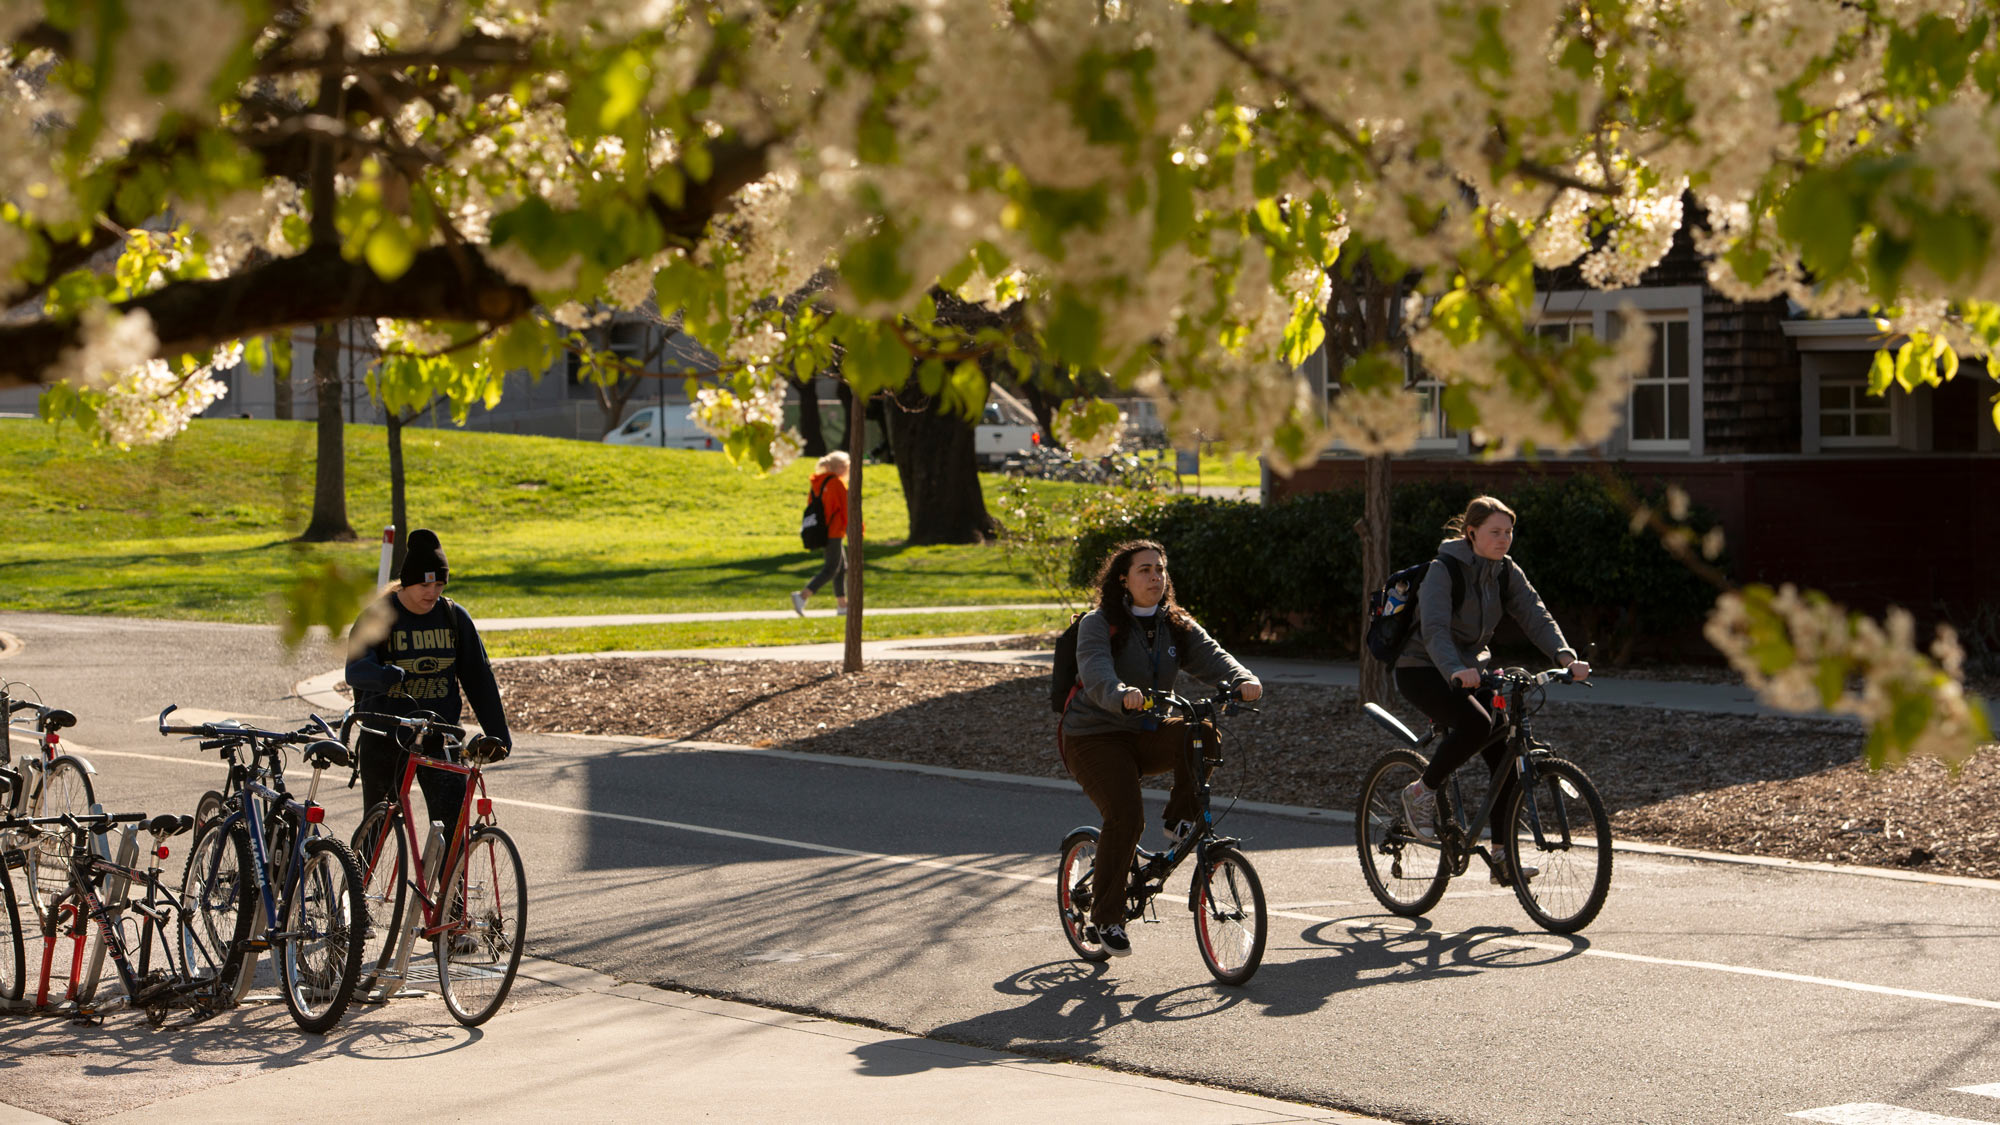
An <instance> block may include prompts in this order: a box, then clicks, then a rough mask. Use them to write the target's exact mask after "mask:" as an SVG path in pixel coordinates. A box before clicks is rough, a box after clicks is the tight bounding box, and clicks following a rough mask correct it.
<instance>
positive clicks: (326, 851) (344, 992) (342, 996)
mask: <svg viewBox="0 0 2000 1125" xmlns="http://www.w3.org/2000/svg"><path fill="white" fill-rule="evenodd" d="M367 913H368V911H367V906H366V904H365V903H364V902H363V901H362V897H361V871H360V868H359V865H358V864H356V863H355V861H354V853H353V852H352V851H350V850H349V849H348V847H347V845H346V844H343V843H341V842H340V841H339V840H333V839H329V838H327V837H325V836H315V837H313V838H312V839H310V840H307V841H306V847H305V859H304V864H303V866H302V867H301V869H300V871H299V882H298V886H297V887H296V888H294V890H293V894H292V901H291V903H290V908H289V909H288V910H287V911H286V912H285V933H284V936H283V937H281V938H279V939H278V941H277V943H276V945H275V946H274V947H273V948H272V950H271V956H272V959H273V960H274V961H275V962H276V963H277V967H278V988H279V991H280V993H281V994H282V995H283V996H284V998H285V1007H286V1008H288V1009H290V1010H291V1013H292V1022H293V1023H296V1024H298V1025H299V1027H300V1028H301V1029H303V1030H305V1031H309V1032H311V1033H313V1034H315V1035H324V1034H326V1032H328V1031H330V1030H332V1028H333V1025H334V1024H337V1023H339V1022H340V1017H341V1016H342V1015H343V1014H345V1013H346V1011H347V1005H348V1003H349V1002H350V1001H352V1000H353V999H354V985H355V982H357V981H358V980H360V978H361V941H362V937H363V935H364V933H365V932H366V930H367Z"/></svg>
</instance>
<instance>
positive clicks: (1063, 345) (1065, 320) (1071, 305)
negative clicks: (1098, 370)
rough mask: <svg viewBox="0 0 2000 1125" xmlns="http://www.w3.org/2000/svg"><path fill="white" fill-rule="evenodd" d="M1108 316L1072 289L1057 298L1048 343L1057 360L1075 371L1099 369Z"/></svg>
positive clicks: (1051, 314) (1048, 331) (1063, 291)
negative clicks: (1099, 350)
mask: <svg viewBox="0 0 2000 1125" xmlns="http://www.w3.org/2000/svg"><path fill="white" fill-rule="evenodd" d="M1103 317H1104V314H1103V313H1102V312H1100V311H1099V310H1098V308H1097V306H1095V305H1093V304H1091V303H1090V302H1088V301H1085V300H1082V299H1081V298H1079V297H1078V296H1077V295H1076V292H1075V291H1074V290H1072V289H1070V288H1069V287H1067V286H1065V287H1063V289H1062V291H1061V292H1060V293H1058V294H1057V295H1056V300H1055V308H1054V309H1053V310H1052V311H1051V312H1050V313H1049V325H1048V330H1047V333H1046V335H1047V339H1048V342H1049V348H1050V350H1052V351H1053V352H1055V355H1056V358H1057V359H1059V360H1061V361H1062V362H1064V363H1067V364H1070V365H1071V366H1073V367H1084V368H1090V367H1097V366H1099V365H1100V364H1099V360H1098V348H1099V346H1100V344H1101V341H1102V340H1103V338H1104V320H1103Z"/></svg>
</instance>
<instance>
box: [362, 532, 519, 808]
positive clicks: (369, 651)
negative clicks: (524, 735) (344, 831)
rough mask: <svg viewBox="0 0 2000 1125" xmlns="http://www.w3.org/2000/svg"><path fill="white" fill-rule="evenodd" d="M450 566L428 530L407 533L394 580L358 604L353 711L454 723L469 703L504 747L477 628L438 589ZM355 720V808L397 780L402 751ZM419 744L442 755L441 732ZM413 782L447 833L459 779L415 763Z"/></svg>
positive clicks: (461, 788)
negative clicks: (419, 715)
mask: <svg viewBox="0 0 2000 1125" xmlns="http://www.w3.org/2000/svg"><path fill="white" fill-rule="evenodd" d="M449 573H450V571H449V569H448V568H447V567H446V565H445V558H444V547H443V546H442V545H441V544H440V543H439V542H438V537H437V535H436V534H435V533H433V532H432V531H431V530H430V529H429V528H421V527H420V528H418V529H417V530H415V531H412V532H411V533H410V544H409V553H408V554H406V555H405V556H404V557H403V570H402V573H401V575H400V580H399V581H398V582H396V583H395V584H393V585H391V586H390V587H389V591H388V592H387V593H386V594H384V595H383V597H382V599H381V600H380V601H377V602H375V603H374V604H373V605H370V606H369V607H368V608H367V609H365V610H363V611H362V613H361V617H360V618H359V619H358V620H356V621H355V623H354V628H353V630H352V631H350V632H349V634H348V655H347V682H348V684H349V685H350V686H351V687H353V689H354V710H355V712H356V713H357V714H360V713H366V712H374V713H383V714H391V715H413V714H415V713H416V712H419V711H429V712H432V713H433V714H436V715H437V716H438V717H439V718H441V719H443V720H444V721H445V722H447V723H453V724H456V723H457V722H458V721H459V717H460V716H461V715H462V714H463V713H464V702H465V701H466V700H470V701H471V703H472V713H473V714H474V715H476V716H478V717H479V727H480V729H481V730H482V731H484V732H485V733H487V734H489V735H492V736H493V737H495V738H497V739H499V740H500V741H501V742H502V743H504V744H506V745H508V746H509V747H511V746H512V745H513V739H512V737H511V736H510V735H509V734H508V733H507V714H506V712H505V711H504V710H503V709H502V708H501V706H500V686H499V684H497V683H495V682H494V679H493V664H492V662H491V661H489V660H488V659H487V658H486V646H485V645H484V644H483V643H481V642H480V640H479V630H477V629H475V628H473V625H472V615H471V614H469V613H467V612H466V611H465V607H464V606H461V605H459V604H458V603H457V602H454V601H452V600H451V599H450V598H447V597H445V596H444V586H445V580H446V577H447V576H448V574H449ZM461 688H463V690H464V694H463V696H461V695H460V689H461ZM361 725H362V727H363V728H364V729H363V730H362V733H361V734H360V736H359V737H358V738H356V739H355V753H356V754H357V755H358V757H359V760H360V768H361V800H362V802H363V805H362V807H363V808H365V809H372V808H374V807H375V804H376V802H378V801H381V800H383V799H385V798H387V797H388V796H389V795H390V791H391V789H392V788H393V787H394V786H395V784H396V782H397V781H398V780H399V779H400V778H401V776H402V771H403V762H404V757H405V755H404V752H403V751H402V750H401V749H399V748H398V747H397V745H396V743H395V742H394V740H393V739H392V738H387V737H384V736H382V735H378V734H374V733H372V732H370V731H368V730H367V729H366V727H367V726H368V724H367V722H366V721H365V720H364V721H363V722H362V724H361ZM424 749H425V753H427V754H429V755H430V756H432V757H445V756H446V755H445V753H444V746H443V740H442V739H441V738H435V739H433V740H432V741H431V742H429V743H428V744H427V745H426V746H425V748H424ZM417 783H418V784H419V785H421V786H422V787H423V791H424V805H425V807H426V808H427V809H428V810H429V811H430V816H431V819H432V820H436V821H442V822H443V823H444V825H445V828H446V830H447V831H450V830H452V829H454V828H455V826H456V825H457V823H458V810H459V807H460V805H461V804H462V803H463V802H464V800H465V779H464V778H462V777H460V776H459V775H457V774H454V773H448V772H446V771H443V770H427V769H420V770H418V771H417Z"/></svg>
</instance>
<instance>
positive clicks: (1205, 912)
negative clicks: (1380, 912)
mask: <svg viewBox="0 0 2000 1125" xmlns="http://www.w3.org/2000/svg"><path fill="white" fill-rule="evenodd" d="M1145 694H1146V704H1145V709H1150V708H1154V707H1166V708H1171V709H1173V710H1178V711H1180V712H1181V713H1182V714H1184V715H1186V716H1187V720H1188V726H1189V731H1190V737H1189V738H1188V740H1187V747H1188V748H1187V753H1188V755H1189V759H1190V760H1189V765H1190V766H1191V767H1192V768H1193V777H1194V781H1195V810H1196V811H1195V816H1194V818H1193V819H1194V831H1192V832H1190V833H1189V834H1188V835H1187V837H1186V838H1185V839H1183V840H1181V841H1179V842H1178V843H1176V844H1174V845H1173V846H1172V847H1170V848H1168V849H1167V850H1166V851H1164V852H1149V851H1147V850H1146V849H1144V848H1140V849H1139V850H1138V851H1137V853H1136V854H1134V856H1133V857H1132V871H1131V874H1130V876H1129V877H1128V878H1127V880H1126V888H1125V918H1124V920H1125V921H1127V922H1129V921H1133V920H1135V919H1138V918H1140V917H1142V916H1143V915H1144V914H1145V913H1146V911H1147V910H1148V909H1149V908H1150V907H1151V906H1152V902H1153V899H1154V897H1155V896H1157V895H1159V894H1160V893H1161V892H1162V891H1164V890H1165V889H1166V882H1167V879H1168V877H1170V876H1171V875H1172V874H1173V873H1174V871H1175V869H1176V868H1178V867H1179V866H1180V865H1181V863H1182V862H1183V861H1185V860H1186V859H1187V858H1188V857H1189V856H1190V855H1192V856H1194V857H1195V871H1194V877H1193V879H1192V880H1191V881H1190V882H1189V884H1188V911H1189V912H1190V913H1191V914H1193V915H1194V923H1195V926H1194V929H1195V947H1196V948H1197V949H1198V950H1199V951H1200V952H1201V959H1202V963H1203V964H1205V965H1207V966H1208V971H1209V972H1210V973H1212V974H1214V976H1215V979H1216V980H1219V981H1221V982H1222V983H1224V984H1232V985H1240V984H1243V983H1245V982H1247V981H1248V980H1249V979H1250V977H1251V976H1252V975H1253V974H1255V973H1256V971H1257V966H1258V965H1259V964H1261V963H1262V962H1263V960H1264V941H1265V937H1266V929H1267V927H1268V925H1269V918H1268V916H1267V914H1266V911H1265V907H1264V884H1263V882H1262V880H1260V879H1258V878H1257V869H1256V868H1255V867H1253V866H1251V864H1250V859H1249V857H1248V856H1246V855H1244V854H1243V851H1242V848H1241V844H1242V841H1240V840H1238V839H1236V838H1235V837H1232V836H1223V835H1220V834H1219V833H1217V832H1216V830H1215V816H1214V813H1213V811H1212V809H1211V808H1210V804H1209V785H1208V775H1209V772H1210V771H1212V770H1213V769H1214V768H1215V767H1216V766H1219V765H1221V764H1222V762H1223V758H1222V756H1221V752H1220V751H1221V747H1220V745H1216V746H1214V747H1210V746H1208V745H1207V743H1206V742H1205V740H1204V739H1203V738H1202V737H1201V734H1202V732H1203V730H1204V729H1206V730H1209V731H1214V732H1215V735H1214V739H1213V741H1215V742H1217V743H1219V741H1220V738H1221V727H1220V726H1219V725H1218V724H1217V723H1216V720H1217V719H1219V718H1225V717H1227V716H1230V715H1233V714H1235V713H1236V712H1237V711H1238V710H1239V709H1245V710H1253V709H1252V708H1246V707H1244V705H1243V704H1241V703H1239V702H1237V700H1236V697H1235V685H1233V684H1225V685H1223V686H1222V687H1220V688H1219V689H1218V690H1217V692H1216V694H1215V696H1214V697H1213V698H1211V699H1204V700H1189V699H1185V698H1183V697H1181V696H1178V695H1175V694H1174V693H1172V692H1169V691H1148V692H1146V693H1145ZM1203 723H1206V724H1208V725H1207V726H1206V728H1204V727H1203V726H1201V724H1203ZM1210 749H1213V750H1214V751H1215V753H1214V755H1213V756H1211V755H1210V754H1209V753H1208V752H1207V751H1208V750H1210ZM1098 836H1099V830H1098V829H1096V828H1093V827H1090V826H1084V827H1081V828H1076V829H1073V830H1071V831H1070V833H1069V835H1067V836H1065V837H1063V842H1062V850H1061V852H1060V856H1061V858H1060V859H1059V860H1058V861H1057V865H1056V911H1057V914H1058V915H1059V916H1060V918H1061V920H1062V928H1063V936H1064V937H1066V938H1068V939H1069V944H1070V948H1072V949H1074V950H1075V951H1076V954H1077V956H1079V957H1081V958H1083V959H1084V960H1086V961H1103V960H1105V959H1107V958H1109V957H1110V956H1111V953H1110V951H1109V950H1107V949H1105V948H1104V945H1103V943H1102V942H1101V941H1100V940H1099V939H1098V935H1097V927H1095V926H1094V925H1092V924H1091V922H1090V905H1091V878H1092V876H1093V873H1094V871H1095V869H1096V864H1097V840H1098ZM1153 920H1154V921H1158V918H1157V916H1156V917H1155V918H1154V919H1153Z"/></svg>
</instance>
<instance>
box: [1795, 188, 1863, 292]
mask: <svg viewBox="0 0 2000 1125" xmlns="http://www.w3.org/2000/svg"><path fill="white" fill-rule="evenodd" d="M1861 213H1862V211H1861V206H1860V204H1859V203H1858V202H1857V200H1856V199H1855V197H1854V194H1853V192H1852V191H1851V190H1850V188H1849V187H1848V186H1847V185H1846V184H1845V183H1843V182H1842V181H1841V180H1840V179H1839V178H1838V177H1837V176H1836V175H1835V174H1834V173H1831V172H1822V173H1817V174H1814V175H1809V176H1807V177H1805V178H1804V179H1801V180H1800V181H1799V182H1798V183H1797V184H1796V185H1795V186H1794V187H1793V188H1792V190H1791V192H1790V193H1788V194H1787V195H1786V197H1785V201H1784V204H1783V205H1782V206H1781V207H1780V208H1779V209H1778V233H1779V234H1781V235H1783V236H1784V237H1785V239H1786V240H1788V241H1790V242H1791V243H1792V244H1794V245H1796V246H1797V247H1798V248H1799V253H1800V257H1801V258H1803V259H1804V261H1805V264H1806V266H1807V267H1808V268H1809V269H1811V270H1813V271H1814V272H1817V273H1823V274H1837V273H1840V272H1842V271H1844V270H1846V269H1847V267H1848V265H1849V264H1850V263H1851V262H1852V261H1853V260H1854V235H1855V233H1856V232H1857V231H1858V230H1859V228H1860V223H1861Z"/></svg>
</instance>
